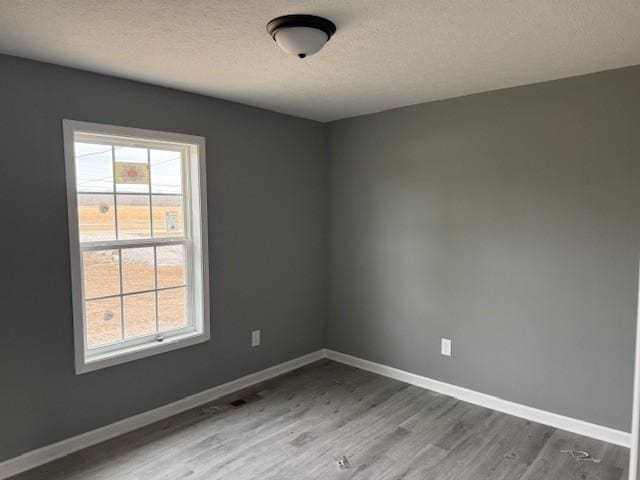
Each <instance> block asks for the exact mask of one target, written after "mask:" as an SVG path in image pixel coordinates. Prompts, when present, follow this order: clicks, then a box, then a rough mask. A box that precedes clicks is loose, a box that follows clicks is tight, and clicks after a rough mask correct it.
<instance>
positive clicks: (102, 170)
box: [74, 142, 113, 192]
mask: <svg viewBox="0 0 640 480" xmlns="http://www.w3.org/2000/svg"><path fill="white" fill-rule="evenodd" d="M74 148H75V155H76V183H77V187H78V191H79V192H113V160H112V158H111V145H100V144H93V143H80V142H76V143H75V144H74Z"/></svg>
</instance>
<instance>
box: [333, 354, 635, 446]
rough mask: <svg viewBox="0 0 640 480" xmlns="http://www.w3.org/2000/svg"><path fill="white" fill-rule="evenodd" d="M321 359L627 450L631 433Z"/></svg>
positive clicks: (364, 364)
mask: <svg viewBox="0 0 640 480" xmlns="http://www.w3.org/2000/svg"><path fill="white" fill-rule="evenodd" d="M325 357H326V358H328V359H330V360H334V361H336V362H340V363H344V364H346V365H351V366H352V367H356V368H360V369H362V370H367V371H369V372H373V373H377V374H379V375H383V376H385V377H389V378H393V379H396V380H400V381H401V382H405V383H409V384H411V385H416V386H418V387H422V388H426V389H427V390H432V391H434V392H438V393H442V394H444V395H449V396H451V397H455V398H458V399H460V400H463V401H465V402H469V403H473V404H475V405H480V406H482V407H486V408H490V409H492V410H496V411H498V412H503V413H507V414H509V415H513V416H515V417H520V418H524V419H526V420H531V421H533V422H537V423H542V424H544V425H549V426H551V427H555V428H558V429H560V430H566V431H568V432H573V433H577V434H579V435H584V436H585V437H591V438H595V439H597V440H602V441H604V442H607V443H612V444H615V445H620V446H622V447H627V448H630V447H631V434H630V433H627V432H623V431H620V430H615V429H613V428H609V427H603V426H602V425H596V424H593V423H589V422H585V421H583V420H577V419H575V418H570V417H565V416H563V415H558V414H557V413H551V412H547V411H545V410H539V409H537V408H533V407H528V406H526V405H521V404H519V403H514V402H510V401H508V400H504V399H502V398H498V397H494V396H491V395H487V394H485V393H480V392H476V391H474V390H469V389H468V388H463V387H458V386H456V385H451V384H449V383H445V382H441V381H439V380H433V379H431V378H428V377H423V376H421V375H416V374H415V373H410V372H405V371H404V370H400V369H397V368H393V367H388V366H386V365H382V364H379V363H375V362H370V361H369V360H364V359H362V358H358V357H354V356H352V355H347V354H345V353H340V352H336V351H333V350H328V349H325Z"/></svg>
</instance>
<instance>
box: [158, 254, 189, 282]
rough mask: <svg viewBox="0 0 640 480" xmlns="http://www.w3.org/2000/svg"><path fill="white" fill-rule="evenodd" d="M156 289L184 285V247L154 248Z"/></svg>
mask: <svg viewBox="0 0 640 480" xmlns="http://www.w3.org/2000/svg"><path fill="white" fill-rule="evenodd" d="M156 265H157V266H158V288H166V287H178V286H181V285H184V246H182V245H167V246H166V247H157V248H156Z"/></svg>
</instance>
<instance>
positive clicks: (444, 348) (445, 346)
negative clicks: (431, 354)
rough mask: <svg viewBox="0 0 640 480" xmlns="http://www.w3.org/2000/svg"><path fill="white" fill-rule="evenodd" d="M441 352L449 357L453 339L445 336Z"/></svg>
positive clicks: (441, 343) (441, 344)
mask: <svg viewBox="0 0 640 480" xmlns="http://www.w3.org/2000/svg"><path fill="white" fill-rule="evenodd" d="M440 353H441V354H442V355H445V356H447V357H450V356H451V340H449V339H448V338H443V339H442V340H441V342H440Z"/></svg>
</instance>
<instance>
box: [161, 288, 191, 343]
mask: <svg viewBox="0 0 640 480" xmlns="http://www.w3.org/2000/svg"><path fill="white" fill-rule="evenodd" d="M186 326H187V318H186V311H185V289H184V288H172V289H171V290H160V291H159V292H158V329H159V330H160V331H161V332H162V331H167V330H173V329H175V328H181V327H186Z"/></svg>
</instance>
